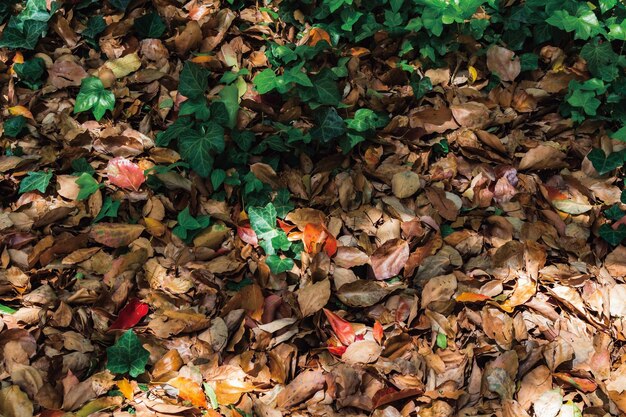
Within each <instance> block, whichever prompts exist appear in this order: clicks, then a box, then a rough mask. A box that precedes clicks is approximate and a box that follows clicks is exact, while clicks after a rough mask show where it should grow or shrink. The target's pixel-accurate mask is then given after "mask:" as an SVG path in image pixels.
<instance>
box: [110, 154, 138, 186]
mask: <svg viewBox="0 0 626 417" xmlns="http://www.w3.org/2000/svg"><path fill="white" fill-rule="evenodd" d="M107 175H108V177H109V181H111V184H113V185H117V186H118V187H122V188H126V189H129V190H133V191H139V187H141V184H143V183H144V181H145V180H146V177H145V176H144V173H143V170H142V169H141V168H139V165H137V164H135V163H133V162H131V161H130V160H128V159H126V158H123V157H117V158H113V159H111V160H110V161H109V163H108V165H107Z"/></svg>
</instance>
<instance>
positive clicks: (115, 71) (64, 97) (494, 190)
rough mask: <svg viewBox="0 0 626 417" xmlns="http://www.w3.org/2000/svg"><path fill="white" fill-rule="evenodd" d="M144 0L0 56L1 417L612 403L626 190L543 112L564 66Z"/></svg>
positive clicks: (537, 409)
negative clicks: (347, 38)
mask: <svg viewBox="0 0 626 417" xmlns="http://www.w3.org/2000/svg"><path fill="white" fill-rule="evenodd" d="M74 3H76V4H78V2H74ZM88 3H89V2H88ZM110 3H111V5H116V4H117V5H118V6H119V5H120V4H121V5H122V6H124V7H126V6H127V5H128V2H124V1H123V0H114V1H111V2H110ZM134 3H137V2H133V4H134ZM144 3H145V2H138V5H139V6H138V7H134V8H132V10H131V9H128V10H127V11H126V12H120V11H119V10H118V9H119V8H120V7H118V9H116V8H114V7H111V6H109V5H108V3H107V5H106V6H98V7H103V9H102V10H100V9H98V10H99V11H100V12H99V13H100V14H98V15H95V14H94V15H92V16H88V15H87V14H86V13H87V12H84V11H81V10H83V9H80V7H79V6H76V7H74V6H72V7H69V6H68V5H69V4H70V2H66V4H65V6H64V8H63V9H62V10H60V11H58V12H56V14H55V15H54V16H53V17H51V18H50V17H49V19H50V20H49V22H48V24H49V30H48V33H47V35H46V36H44V37H43V38H42V39H41V40H40V41H39V43H38V44H37V46H36V48H35V49H34V50H32V51H20V50H19V48H18V49H14V48H12V49H7V48H4V49H0V86H1V88H2V97H1V98H0V100H1V101H2V103H1V106H2V112H3V113H2V117H3V119H4V123H3V128H2V130H3V132H4V135H3V136H2V139H1V141H2V142H1V145H2V147H3V150H4V152H3V155H2V156H0V207H1V208H2V210H1V211H0V268H1V269H0V303H1V304H0V383H1V385H0V387H1V388H0V415H2V416H4V417H28V416H32V415H41V416H42V417H56V416H76V417H78V416H87V415H93V416H108V415H114V416H116V417H122V416H131V415H139V416H153V415H155V416H174V415H180V416H196V415H198V416H199V415H208V416H219V415H224V416H232V417H238V416H251V415H257V416H262V417H279V416H287V415H293V416H305V415H310V416H369V415H373V416H377V417H397V416H416V415H419V416H422V417H450V416H483V415H484V416H487V415H497V416H504V417H513V416H515V417H520V416H530V415H534V416H538V417H556V416H557V415H558V416H560V417H566V416H567V417H569V416H582V415H584V416H597V417H601V416H605V415H607V414H612V415H619V414H620V412H626V394H625V393H624V391H625V390H626V355H625V353H626V351H625V350H624V344H623V341H624V340H626V320H625V319H626V284H624V276H626V247H624V246H621V245H611V244H610V243H609V242H607V240H609V241H611V240H610V238H609V239H607V238H606V234H607V233H612V232H614V233H618V230H621V229H619V228H620V227H621V224H622V222H621V220H619V216H618V214H619V213H618V212H620V210H619V209H618V208H617V207H621V206H620V205H621V204H622V200H621V194H622V191H621V188H620V187H621V184H620V183H619V179H618V177H617V176H615V175H613V174H612V173H611V172H603V173H602V174H603V175H600V174H599V173H598V171H597V170H596V168H594V167H597V165H594V164H593V163H592V161H590V159H589V158H588V157H587V155H588V154H589V152H590V151H591V150H592V148H598V147H600V148H601V149H604V150H607V154H608V150H609V149H614V150H619V149H621V148H620V143H618V142H617V141H614V140H611V139H609V137H608V136H607V134H606V132H605V131H604V127H603V124H602V123H601V122H598V121H583V122H582V123H578V124H576V123H574V122H573V121H572V120H571V119H568V118H565V117H563V116H562V115H561V114H560V113H559V104H560V103H562V102H563V99H564V95H565V93H566V91H567V88H568V85H569V83H570V81H573V80H579V81H580V80H584V79H586V77H587V75H586V72H585V71H586V70H585V63H584V61H581V60H570V61H569V64H564V59H563V55H564V52H563V50H561V49H559V48H558V47H556V46H544V47H543V48H542V49H541V50H540V51H539V52H538V56H539V65H538V66H537V68H535V69H533V70H523V71H522V68H521V65H520V59H519V57H517V56H515V54H514V53H513V52H512V51H510V50H508V49H507V48H504V47H501V46H491V47H490V48H489V49H488V51H487V52H486V53H483V54H477V55H475V56H473V57H472V58H471V59H469V58H468V55H464V54H462V53H456V54H450V55H449V56H448V57H447V58H446V61H445V62H446V63H447V64H448V66H442V67H441V66H440V67H437V68H431V69H428V70H426V69H425V68H420V66H419V62H418V61H417V60H415V61H413V62H412V63H411V65H413V67H412V68H413V70H414V71H416V72H415V74H419V76H417V78H414V76H409V75H407V74H408V73H407V72H406V71H405V68H400V67H399V66H398V65H399V64H398V62H399V59H398V58H397V55H396V51H397V50H398V48H399V47H400V45H399V43H398V42H397V41H396V40H395V39H394V38H392V37H386V36H383V34H379V35H376V36H378V37H377V38H376V39H375V40H376V42H375V44H373V45H372V47H371V48H365V47H363V46H359V45H357V46H354V47H351V46H350V45H347V46H346V45H344V46H342V47H341V49H340V50H338V51H337V50H335V51H333V52H332V54H328V53H327V52H325V50H324V46H328V42H330V41H331V38H330V36H329V34H328V33H327V32H326V31H324V30H323V29H320V28H313V29H311V28H305V29H304V30H302V31H301V32H298V31H297V30H296V29H295V28H294V27H293V26H292V25H288V24H286V23H283V22H281V21H279V20H277V18H276V16H275V12H273V11H272V10H270V9H267V8H257V7H243V8H241V9H239V10H235V9H233V10H231V9H227V8H224V7H222V8H220V9H217V8H214V7H212V6H210V5H209V3H207V2H205V3H202V2H192V3H190V4H188V5H186V6H185V7H174V6H172V4H173V3H174V2H165V1H155V2H154V5H150V3H145V4H144ZM50 4H51V2H47V9H46V8H44V9H41V10H39V12H38V13H44V14H45V13H47V12H50V13H52V10H50ZM90 4H93V2H91V3H90ZM91 7H93V6H91ZM148 7H149V10H148V11H151V12H157V13H158V15H156V16H155V15H154V14H150V13H147V14H146V10H145V8H148ZM42 10H43V11H42ZM46 10H47V11H46ZM87 10H90V9H87ZM0 11H1V10H0ZM51 16H52V14H51ZM159 16H160V17H159ZM86 18H91V20H89V21H88V24H87V25H85V23H84V22H85V19H86ZM141 19H143V20H141ZM33 21H35V20H28V22H33ZM25 30H26V29H25ZM9 36H12V35H10V34H9V32H8V31H5V34H4V37H5V38H4V39H5V41H6V39H8V37H9ZM268 39H271V40H272V42H273V44H272V45H271V46H270V45H268V43H267V42H268V41H267V40H268ZM285 45H287V46H288V47H286V46H285ZM281 47H282V49H281ZM297 47H300V49H296V48H297ZM307 48H308V49H307ZM31 49H32V48H31ZM193 51H201V52H202V53H200V54H192V52H193ZM483 52H484V51H483ZM307 54H310V55H307ZM291 55H293V56H291ZM303 57H305V58H303ZM337 57H339V58H337ZM305 59H306V61H307V65H306V67H305V69H306V70H307V71H308V76H307V75H306V74H307V73H306V72H305V71H303V70H302V67H301V66H298V65H296V64H298V63H299V62H300V60H303V61H304V60H305ZM25 62H26V63H27V64H25ZM25 65H26V66H25ZM407 65H408V64H407ZM268 67H272V68H273V70H269V72H267V71H268V70H267V68H268ZM283 67H284V68H283ZM281 68H282V69H281ZM279 69H280V70H279ZM274 70H279V71H278V73H277V74H283V75H280V76H278V75H276V73H274ZM283 71H284V72H283ZM491 73H497V74H498V75H499V77H500V80H501V82H499V83H497V84H495V85H494V84H493V82H492V80H491V78H490V74H491ZM259 74H263V75H259ZM333 74H334V75H333ZM333 77H334V78H333ZM426 77H427V78H426ZM420 79H421V80H422V81H419V80H420ZM426 79H428V80H429V82H426V81H425V80H426ZM416 80H417V84H416V85H413V86H411V84H412V83H415V82H416ZM286 85H289V86H290V88H286V87H285V86H286ZM420 86H421V87H423V88H424V91H423V92H422V93H421V94H420V95H421V97H417V96H416V92H417V91H418V90H419V89H420V88H421V87H420ZM283 87H285V88H283ZM307 100H308V101H307ZM333 101H336V104H335V105H331V103H332V102H333ZM316 109H321V110H316ZM92 115H93V116H92ZM184 115H188V116H184ZM176 120H178V121H179V122H177V123H178V124H174V125H173V123H174V122H175V121H176ZM172 126H174V127H172ZM168 127H169V129H168ZM242 132H243V133H242ZM176 144H177V146H178V148H176ZM621 145H622V146H621V147H622V148H623V143H622V144H621ZM603 155H604V154H603ZM183 161H184V163H183ZM611 207H616V208H615V209H614V210H615V211H614V212H613V214H611V212H610V211H609V210H610V208H611ZM611 215H613V216H614V218H611ZM615 216H617V217H616V218H615ZM607 219H611V220H614V221H615V222H614V223H613V224H612V225H611V226H607V225H608V224H609V223H610V222H609V221H608V220H607ZM624 219H626V217H624ZM603 226H604V229H602V230H603V232H602V233H604V237H605V238H604V239H603V237H601V234H602V233H601V232H600V231H599V230H600V229H601V227H603ZM620 239H621V238H620ZM618 242H619V240H618Z"/></svg>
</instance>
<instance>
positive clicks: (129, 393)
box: [117, 378, 135, 401]
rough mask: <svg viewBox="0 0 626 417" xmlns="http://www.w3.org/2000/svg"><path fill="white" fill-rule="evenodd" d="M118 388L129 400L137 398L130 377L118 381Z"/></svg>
mask: <svg viewBox="0 0 626 417" xmlns="http://www.w3.org/2000/svg"><path fill="white" fill-rule="evenodd" d="M117 388H118V389H119V390H120V391H121V392H122V394H124V397H126V399H127V400H129V401H132V400H133V398H135V393H134V390H133V386H132V384H131V383H130V381H129V380H128V379H126V378H124V379H122V380H121V381H117Z"/></svg>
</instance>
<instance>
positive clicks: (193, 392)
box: [167, 376, 208, 408]
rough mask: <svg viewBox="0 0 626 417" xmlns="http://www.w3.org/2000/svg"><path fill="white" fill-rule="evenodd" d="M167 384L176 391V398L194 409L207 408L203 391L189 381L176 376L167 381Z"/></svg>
mask: <svg viewBox="0 0 626 417" xmlns="http://www.w3.org/2000/svg"><path fill="white" fill-rule="evenodd" d="M167 384H168V385H171V386H173V387H174V388H176V389H178V396H179V397H180V398H182V399H183V400H186V401H189V402H190V403H191V404H193V405H194V406H196V407H202V408H208V403H207V400H206V396H205V395H204V390H203V389H202V387H201V386H200V385H199V384H197V383H196V382H194V381H192V380H191V379H189V378H185V377H182V376H178V377H176V378H174V379H170V380H169V381H167Z"/></svg>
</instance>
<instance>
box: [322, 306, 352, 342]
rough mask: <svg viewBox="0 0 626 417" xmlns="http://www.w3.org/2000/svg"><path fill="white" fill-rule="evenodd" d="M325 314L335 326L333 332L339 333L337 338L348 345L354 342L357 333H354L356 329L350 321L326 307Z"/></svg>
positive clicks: (332, 325)
mask: <svg viewBox="0 0 626 417" xmlns="http://www.w3.org/2000/svg"><path fill="white" fill-rule="evenodd" d="M324 314H326V318H327V319H328V323H330V326H331V327H332V328H333V332H335V335H337V339H339V341H340V342H341V343H342V344H343V345H344V346H348V345H350V344H351V343H352V342H354V339H355V338H356V334H355V333H354V329H353V328H352V325H351V324H350V323H349V322H347V321H345V320H344V319H342V318H341V317H339V316H338V315H336V314H335V313H333V312H332V311H330V310H327V309H324Z"/></svg>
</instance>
